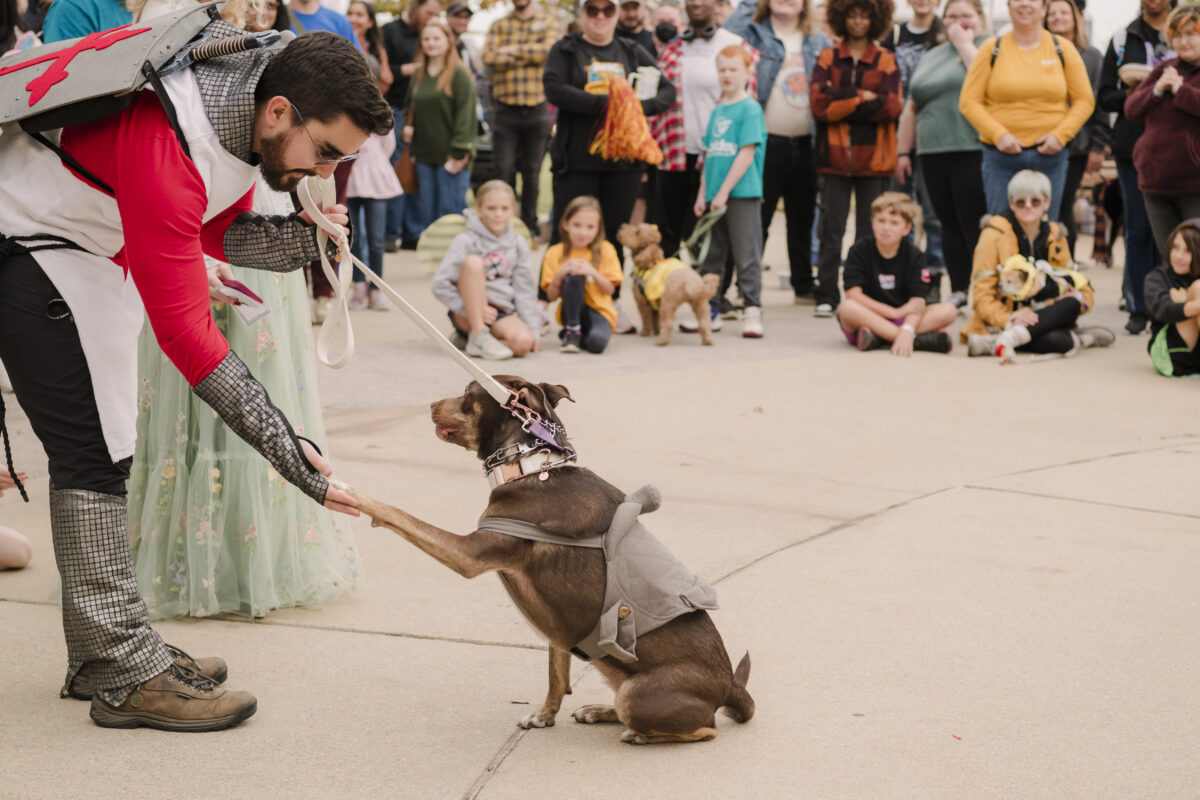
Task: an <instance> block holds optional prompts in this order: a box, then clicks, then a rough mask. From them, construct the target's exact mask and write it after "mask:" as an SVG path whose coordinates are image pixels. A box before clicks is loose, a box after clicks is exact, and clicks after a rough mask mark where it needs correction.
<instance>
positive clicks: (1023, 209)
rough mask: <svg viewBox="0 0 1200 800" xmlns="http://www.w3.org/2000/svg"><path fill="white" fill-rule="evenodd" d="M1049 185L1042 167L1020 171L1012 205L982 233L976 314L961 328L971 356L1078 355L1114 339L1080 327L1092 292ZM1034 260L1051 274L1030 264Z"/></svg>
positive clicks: (1011, 186) (974, 284)
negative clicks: (1055, 216) (1052, 214)
mask: <svg viewBox="0 0 1200 800" xmlns="http://www.w3.org/2000/svg"><path fill="white" fill-rule="evenodd" d="M1052 191H1053V190H1052V188H1051V183H1050V179H1049V178H1048V177H1046V176H1045V175H1044V174H1043V173H1041V172H1035V171H1034V170H1029V169H1025V170H1021V171H1020V172H1018V173H1017V174H1016V175H1014V176H1013V178H1012V180H1011V181H1009V183H1008V210H1007V211H1005V212H1004V213H1002V214H997V215H995V216H994V217H992V218H991V219H990V220H988V223H987V226H986V227H985V228H984V229H983V232H982V233H980V234H979V243H978V244H977V245H976V246H975V264H974V270H973V273H972V276H971V306H972V308H973V309H974V312H975V313H974V315H973V316H972V317H971V321H970V322H968V323H967V324H966V325H964V326H963V329H962V330H961V331H960V332H959V334H958V335H959V340H960V341H961V342H962V343H963V344H965V345H967V355H969V356H987V355H992V354H995V355H998V356H1000V358H1001V359H1002V360H1003V361H1005V362H1011V361H1013V360H1014V351H1015V352H1022V353H1026V352H1027V353H1035V354H1039V355H1046V354H1058V355H1074V354H1075V352H1076V351H1077V350H1078V349H1079V348H1080V347H1107V346H1108V345H1110V344H1112V342H1113V339H1114V338H1115V337H1114V336H1113V334H1112V332H1111V331H1109V330H1107V329H1105V328H1084V329H1081V330H1078V331H1077V330H1076V329H1075V323H1076V321H1077V320H1078V319H1079V316H1080V315H1081V314H1086V313H1087V312H1088V311H1090V310H1091V309H1092V306H1093V304H1094V302H1095V293H1094V292H1093V290H1092V287H1091V284H1090V283H1088V280H1087V278H1085V277H1083V275H1081V274H1079V273H1078V272H1076V271H1074V269H1073V267H1074V262H1073V261H1072V260H1071V249H1070V248H1069V247H1068V246H1067V232H1066V229H1065V228H1063V226H1062V224H1061V223H1058V222H1051V221H1049V220H1048V219H1047V212H1048V211H1049V208H1050V196H1051V192H1052ZM1014 256H1022V257H1023V258H1019V259H1013V257H1014ZM1010 259H1012V260H1010ZM1037 261H1045V262H1047V263H1048V264H1049V265H1050V268H1051V270H1052V272H1046V271H1044V270H1037V269H1035V268H1033V266H1032V264H1033V262H1037Z"/></svg>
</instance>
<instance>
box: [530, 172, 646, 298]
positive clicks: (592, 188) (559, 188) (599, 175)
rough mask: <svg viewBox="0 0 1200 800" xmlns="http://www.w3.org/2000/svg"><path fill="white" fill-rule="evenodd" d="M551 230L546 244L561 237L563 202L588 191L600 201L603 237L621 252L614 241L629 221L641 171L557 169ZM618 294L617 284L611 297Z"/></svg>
mask: <svg viewBox="0 0 1200 800" xmlns="http://www.w3.org/2000/svg"><path fill="white" fill-rule="evenodd" d="M553 186H554V231H553V232H552V233H551V234H550V243H551V244H557V243H558V242H559V241H560V239H561V238H562V234H561V233H560V227H561V225H562V220H563V211H564V210H565V209H566V207H567V204H568V203H570V202H571V201H572V200H574V199H575V198H576V197H579V196H581V195H585V194H590V195H591V196H592V197H594V198H596V199H597V200H599V201H600V213H601V215H602V216H603V217H604V238H605V239H608V242H609V244H611V245H612V246H613V247H615V248H616V250H617V253H618V255H619V254H620V253H621V243H620V242H618V241H617V230H618V229H620V227H621V226H622V225H624V224H625V223H626V222H629V217H630V216H632V215H633V205H634V203H636V202H637V198H638V191H639V190H640V189H641V186H642V171H641V170H622V171H612V172H559V173H556V174H555V175H554V183H553ZM620 296H621V287H620V285H619V284H618V285H617V289H616V291H614V292H613V299H616V298H618V297H620Z"/></svg>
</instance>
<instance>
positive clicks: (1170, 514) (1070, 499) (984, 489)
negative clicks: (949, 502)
mask: <svg viewBox="0 0 1200 800" xmlns="http://www.w3.org/2000/svg"><path fill="white" fill-rule="evenodd" d="M962 488H964V489H974V490H976V491H980V492H997V493H999V494H1019V495H1023V496H1025V497H1042V498H1045V499H1047V500H1062V501H1063V502H1067V503H1082V504H1084V505H1088V506H1104V507H1105V508H1120V509H1122V510H1125V511H1140V512H1142V513H1145V514H1165V515H1167V516H1168V517H1183V518H1185V519H1200V514H1188V513H1185V512H1183V511H1164V510H1163V509H1161V508H1145V507H1143V506H1127V505H1124V504H1122V503H1106V502H1104V501H1102V500H1084V499H1082V498H1079V497H1063V496H1062V495H1057V494H1045V493H1043V492H1031V491H1028V490H1026V489H1005V488H1003V487H1000V486H980V485H979V484H975V483H968V484H966V485H964V486H963V487H962Z"/></svg>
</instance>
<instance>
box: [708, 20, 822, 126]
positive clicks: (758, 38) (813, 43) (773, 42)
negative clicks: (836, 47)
mask: <svg viewBox="0 0 1200 800" xmlns="http://www.w3.org/2000/svg"><path fill="white" fill-rule="evenodd" d="M757 6H758V3H755V2H753V1H752V0H742V2H741V3H738V6H737V8H735V9H734V11H733V13H732V14H730V15H729V19H727V20H725V27H726V28H728V29H729V30H730V31H732V32H734V33H736V34H737V35H738V36H741V37H742V38H743V39H745V40H746V42H747V43H748V44H749V45H750V46H751V47H753V48H754V49H756V50H758V97H757V100H758V102H759V103H761V104H762V105H764V106H765V105H766V104H767V98H769V97H770V96H771V90H772V89H773V88H775V78H776V77H778V76H779V70H780V69H781V68H782V67H783V59H784V58H785V57H786V56H787V50H786V49H785V48H784V46H783V42H782V41H780V40H779V37H778V36H776V35H775V29H774V28H772V27H771V18H770V17H769V16H768V17H767V18H766V19H764V20H763V21H762V22H755V21H754V11H755V9H756V8H757ZM832 46H833V43H832V42H830V41H829V37H828V36H826V35H825V34H824V33H822V32H821V31H815V32H814V33H806V34H804V44H803V45H801V54H802V55H803V56H804V74H805V75H807V76H809V79H810V80H811V78H812V74H813V69H814V68H816V65H817V56H819V55H820V54H821V51H822V50H824V49H825V48H826V47H832Z"/></svg>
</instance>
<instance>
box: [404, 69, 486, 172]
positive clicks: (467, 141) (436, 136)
mask: <svg viewBox="0 0 1200 800" xmlns="http://www.w3.org/2000/svg"><path fill="white" fill-rule="evenodd" d="M408 107H409V116H408V124H409V125H412V126H413V140H412V154H413V158H414V159H416V160H417V161H420V162H421V163H422V164H434V165H437V166H441V165H442V164H444V163H446V158H447V157H450V156H452V157H454V158H462V157H463V156H465V155H470V156H472V157H473V156H474V155H475V134H476V132H477V131H478V128H479V121H478V120H477V118H476V116H475V85H474V82H473V81H472V80H471V73H469V72H467V69H466V67H463V66H461V65H460V66H457V67H455V68H454V77H453V78H452V79H451V81H450V94H449V95H447V94H446V93H445V92H443V91H441V90H440V89H438V88H437V78H436V77H434V76H431V75H425V76H424V77H422V78H421V80H420V81H413V82H412V83H411V84H410V91H409V100H408ZM468 166H469V165H468Z"/></svg>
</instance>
